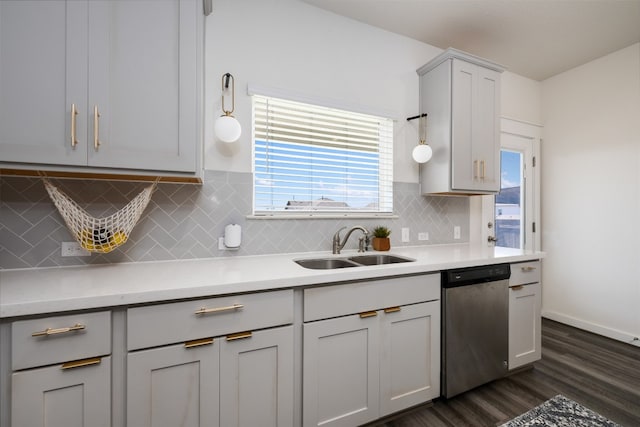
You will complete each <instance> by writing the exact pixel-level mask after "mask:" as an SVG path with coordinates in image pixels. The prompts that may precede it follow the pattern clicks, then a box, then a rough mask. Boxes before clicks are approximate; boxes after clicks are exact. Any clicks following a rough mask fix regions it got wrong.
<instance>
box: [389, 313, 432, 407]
mask: <svg viewBox="0 0 640 427" xmlns="http://www.w3.org/2000/svg"><path fill="white" fill-rule="evenodd" d="M380 320H381V331H380V333H381V338H380V415H381V416H384V415H388V414H391V413H393V412H397V411H400V410H402V409H406V408H409V407H411V406H414V405H418V404H420V403H424V402H427V401H429V400H431V399H434V398H436V397H438V396H439V395H440V301H431V302H425V303H421V304H415V305H407V306H402V307H396V308H391V309H385V310H384V311H383V312H382V314H381V318H380Z"/></svg>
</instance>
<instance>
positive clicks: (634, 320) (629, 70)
mask: <svg viewBox="0 0 640 427" xmlns="http://www.w3.org/2000/svg"><path fill="white" fill-rule="evenodd" d="M542 107H543V108H542V111H543V122H544V129H543V143H542V190H541V191H542V230H543V235H542V248H543V250H544V251H546V252H547V254H548V257H547V258H546V259H545V261H544V268H543V288H544V291H543V311H544V313H545V315H546V316H548V317H551V318H554V319H557V320H560V321H564V322H566V323H569V324H573V325H576V326H580V327H583V328H586V329H589V330H592V331H594V332H598V333H602V334H604V335H608V336H611V337H614V338H618V339H622V340H626V341H628V340H630V339H631V337H633V336H635V337H638V336H640V249H639V248H640V246H639V245H640V44H635V45H633V46H630V47H628V48H626V49H622V50H620V51H618V52H615V53H612V54H610V55H607V56H605V57H603V58H600V59H597V60H595V61H592V62H589V63H587V64H585V65H583V66H580V67H577V68H575V69H573V70H570V71H567V72H565V73H562V74H559V75H557V76H554V77H552V78H550V79H548V80H545V81H544V82H542Z"/></svg>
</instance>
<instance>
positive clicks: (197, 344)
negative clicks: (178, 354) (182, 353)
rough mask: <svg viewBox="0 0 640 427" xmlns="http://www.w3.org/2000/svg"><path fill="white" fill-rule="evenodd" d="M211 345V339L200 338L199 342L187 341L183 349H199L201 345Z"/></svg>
mask: <svg viewBox="0 0 640 427" xmlns="http://www.w3.org/2000/svg"><path fill="white" fill-rule="evenodd" d="M210 344H213V338H202V339H199V340H193V341H187V342H185V343H184V348H193V347H201V346H203V345H210Z"/></svg>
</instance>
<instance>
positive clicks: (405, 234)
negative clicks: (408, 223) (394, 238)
mask: <svg viewBox="0 0 640 427" xmlns="http://www.w3.org/2000/svg"><path fill="white" fill-rule="evenodd" d="M410 240H411V239H410V237H409V228H408V227H402V242H404V243H408V242H409V241H410Z"/></svg>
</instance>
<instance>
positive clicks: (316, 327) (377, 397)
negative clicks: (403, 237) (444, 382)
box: [303, 275, 440, 426]
mask: <svg viewBox="0 0 640 427" xmlns="http://www.w3.org/2000/svg"><path fill="white" fill-rule="evenodd" d="M439 295H440V282H439V276H438V275H423V276H411V277H405V278H394V279H387V280H380V281H375V282H369V283H354V284H346V285H340V286H327V287H323V288H316V289H308V290H305V315H304V316H305V323H304V325H303V425H304V426H319V425H322V426H354V425H361V424H364V423H367V422H371V421H374V420H376V419H378V418H380V417H383V416H385V415H389V414H391V413H394V412H397V411H400V410H402V409H406V408H408V407H411V406H414V405H417V404H420V403H424V402H427V401H429V400H431V399H434V398H435V397H437V396H439V394H440V301H439V298H440V296H439ZM332 300H333V301H334V302H335V303H334V304H331V305H328V302H329V301H332ZM385 301H386V302H387V303H388V304H391V305H389V306H386V307H385V308H380V307H381V304H382V306H383V307H384V306H385V304H384V302H385ZM421 301H422V302H421ZM322 307H325V308H324V312H325V313H327V316H331V317H332V318H325V319H322V318H319V319H316V318H318V317H322V311H323V310H322ZM340 310H342V311H343V312H344V313H353V311H356V313H355V314H348V315H343V316H339V317H333V316H334V315H336V314H338V312H339V311H340Z"/></svg>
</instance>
